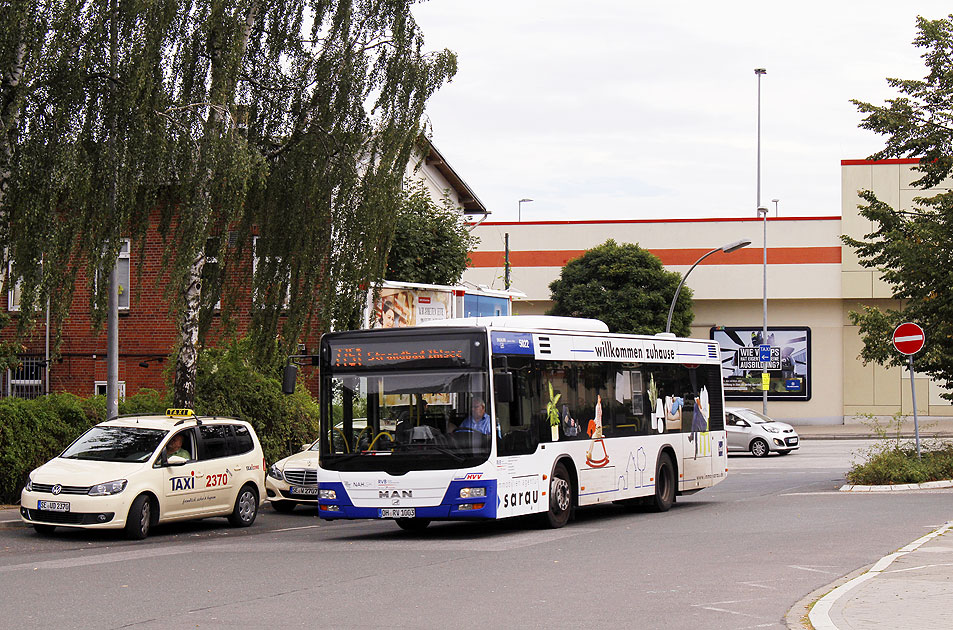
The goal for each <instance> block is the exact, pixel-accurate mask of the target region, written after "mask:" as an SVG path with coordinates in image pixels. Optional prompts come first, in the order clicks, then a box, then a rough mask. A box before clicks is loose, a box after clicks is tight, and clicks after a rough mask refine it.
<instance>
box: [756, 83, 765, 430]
mask: <svg viewBox="0 0 953 630" xmlns="http://www.w3.org/2000/svg"><path fill="white" fill-rule="evenodd" d="M767 72H768V71H767V70H765V69H764V68H755V69H754V73H755V75H756V76H757V77H758V184H757V188H758V206H757V207H758V216H759V217H762V218H763V220H764V263H763V273H764V281H763V284H764V286H763V298H762V308H763V319H762V325H761V343H762V344H766V343H768V209H767V208H765V207H764V206H762V205H761V75H763V74H767ZM767 373H768V372H767V370H765V371H764V372H762V374H761V379H762V380H761V382H762V386H761V411H762V413H764V414H765V415H767V414H768V390H767V388H766V387H764V375H765V374H767Z"/></svg>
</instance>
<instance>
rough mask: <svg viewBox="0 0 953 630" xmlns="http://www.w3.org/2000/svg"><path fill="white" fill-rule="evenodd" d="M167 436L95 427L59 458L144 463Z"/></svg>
mask: <svg viewBox="0 0 953 630" xmlns="http://www.w3.org/2000/svg"><path fill="white" fill-rule="evenodd" d="M167 434H168V431H164V430H162V429H144V428H139V427H110V426H106V427H93V428H92V429H90V430H89V431H87V432H86V433H84V434H83V435H82V436H81V437H80V438H79V439H78V440H76V441H75V442H73V443H72V444H70V446H69V448H67V449H66V450H65V451H63V454H62V455H60V457H65V458H66V459H87V460H91V461H98V462H144V461H146V460H148V459H149V457H150V456H151V455H152V454H153V453H154V452H155V450H156V447H158V446H159V443H160V442H161V441H162V438H164V437H165V436H166V435H167Z"/></svg>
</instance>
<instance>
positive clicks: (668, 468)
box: [651, 453, 675, 512]
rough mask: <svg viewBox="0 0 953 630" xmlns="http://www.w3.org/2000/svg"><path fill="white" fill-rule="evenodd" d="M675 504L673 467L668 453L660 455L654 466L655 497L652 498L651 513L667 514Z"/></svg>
mask: <svg viewBox="0 0 953 630" xmlns="http://www.w3.org/2000/svg"><path fill="white" fill-rule="evenodd" d="M673 503H675V465H674V464H672V457H671V456H670V455H669V454H668V453H661V454H659V456H658V462H657V463H656V464H655V496H654V497H652V502H651V508H652V511H653V512H667V511H668V509H669V508H670V507H672V504H673Z"/></svg>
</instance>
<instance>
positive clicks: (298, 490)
mask: <svg viewBox="0 0 953 630" xmlns="http://www.w3.org/2000/svg"><path fill="white" fill-rule="evenodd" d="M291 494H309V495H312V496H313V495H316V494H318V489H317V488H301V487H295V486H292V487H291Z"/></svg>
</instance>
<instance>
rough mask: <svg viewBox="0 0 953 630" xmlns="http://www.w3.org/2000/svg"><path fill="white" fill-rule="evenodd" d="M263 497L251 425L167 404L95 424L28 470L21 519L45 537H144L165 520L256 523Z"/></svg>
mask: <svg viewBox="0 0 953 630" xmlns="http://www.w3.org/2000/svg"><path fill="white" fill-rule="evenodd" d="M264 496H265V460H264V455H263V454H262V449H261V443H260V442H259V441H258V436H257V435H256V434H255V430H254V429H253V428H252V426H251V425H250V424H248V423H247V422H245V421H243V420H238V419H235V418H219V417H199V416H197V415H194V414H193V413H192V412H191V411H190V410H187V409H169V410H167V411H166V415H164V416H142V415H131V416H119V417H116V418H112V419H110V420H108V421H106V422H102V423H100V424H97V425H96V426H94V427H92V428H91V429H89V431H87V432H86V433H84V434H83V435H81V436H80V437H79V438H77V439H76V441H74V442H73V443H72V444H70V445H69V447H67V448H66V450H65V451H63V452H62V453H61V454H60V455H59V456H58V457H55V458H53V459H52V460H50V461H49V462H47V463H45V464H43V465H42V466H40V467H39V468H37V469H35V470H33V472H31V473H30V478H29V481H28V482H27V484H26V487H24V488H23V491H22V492H21V493H20V516H21V518H22V519H23V520H24V521H25V522H27V523H29V524H31V525H33V527H34V528H35V529H36V531H37V532H39V533H41V534H50V533H52V532H53V530H54V529H55V528H56V527H80V528H89V529H123V530H125V533H126V536H127V537H129V538H133V539H142V538H145V537H146V536H148V535H149V530H150V529H151V528H152V527H153V526H155V525H157V524H159V523H168V522H172V521H181V520H188V519H199V518H206V517H210V516H226V517H228V520H229V522H230V523H231V524H232V525H234V526H236V527H248V526H249V525H251V524H252V523H254V522H255V517H256V516H257V515H258V508H259V506H260V505H261V503H262V501H263V499H264Z"/></svg>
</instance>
